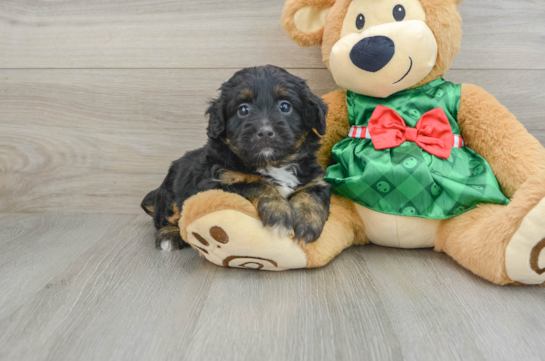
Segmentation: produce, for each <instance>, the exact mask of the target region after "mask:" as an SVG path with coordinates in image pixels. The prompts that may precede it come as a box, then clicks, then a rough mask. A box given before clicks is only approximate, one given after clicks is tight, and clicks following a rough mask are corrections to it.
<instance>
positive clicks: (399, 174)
mask: <svg viewBox="0 0 545 361" xmlns="http://www.w3.org/2000/svg"><path fill="white" fill-rule="evenodd" d="M460 95H461V85H458V84H453V83H450V82H447V81H445V80H443V79H437V80H435V81H433V82H431V83H429V84H427V85H424V86H422V87H419V88H415V89H409V90H404V91H401V92H399V93H396V94H393V95H391V96H389V97H388V98H384V99H383V98H372V97H367V96H363V95H359V94H355V93H352V92H347V95H346V98H347V99H346V101H347V104H348V112H349V117H350V125H358V126H367V125H368V122H369V119H370V118H371V115H372V114H373V112H374V110H375V108H376V107H377V106H378V105H382V106H385V107H388V108H391V109H393V110H395V111H396V112H397V113H398V114H399V115H400V116H401V117H402V118H403V120H404V121H405V123H406V126H407V127H412V128H414V127H415V126H416V124H417V122H418V121H419V119H420V117H421V116H422V115H423V114H424V113H426V112H428V111H430V110H433V109H436V108H443V110H444V112H445V114H446V115H447V117H448V120H449V123H450V126H451V128H452V133H453V134H457V135H461V134H460V128H459V127H458V123H457V118H458V109H459V107H460ZM332 156H333V161H334V165H332V166H330V167H329V168H328V169H327V172H326V176H325V181H326V182H328V183H330V184H331V186H332V191H333V193H335V194H338V195H340V196H342V197H344V198H347V199H350V200H352V201H354V202H356V203H358V204H360V205H362V206H364V207H367V208H369V209H372V210H374V211H377V212H382V213H387V214H393V215H403V216H411V217H420V218H427V219H449V218H452V217H454V216H457V215H460V214H462V213H464V212H467V211H469V210H470V209H473V208H475V207H476V206H477V205H478V204H480V203H496V204H504V205H505V204H508V203H509V200H508V199H507V198H506V197H505V195H504V194H503V193H502V191H501V189H500V186H499V184H498V181H497V179H496V177H495V176H494V173H493V172H492V169H491V168H490V165H489V164H488V163H487V162H486V160H484V158H483V157H481V156H480V155H479V154H477V153H475V152H474V151H473V150H471V149H469V148H467V147H462V148H452V152H451V154H450V157H449V158H448V159H440V158H437V157H436V156H434V155H432V154H430V153H427V152H426V151H424V150H423V149H421V148H420V147H419V146H418V145H417V144H416V143H414V142H410V141H405V142H404V143H402V144H401V145H400V146H398V147H396V148H390V149H384V150H375V148H374V146H373V143H372V140H370V139H359V138H348V137H347V138H346V139H344V140H342V141H341V142H339V143H337V144H336V145H335V147H334V148H333V153H332Z"/></svg>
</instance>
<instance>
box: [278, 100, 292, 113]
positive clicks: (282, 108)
mask: <svg viewBox="0 0 545 361" xmlns="http://www.w3.org/2000/svg"><path fill="white" fill-rule="evenodd" d="M290 110H291V104H290V103H288V102H286V101H283V102H281V103H280V111H281V112H283V113H289V111H290Z"/></svg>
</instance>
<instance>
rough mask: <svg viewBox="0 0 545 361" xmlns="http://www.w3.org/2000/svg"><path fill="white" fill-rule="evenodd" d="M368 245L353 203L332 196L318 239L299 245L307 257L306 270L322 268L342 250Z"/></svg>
mask: <svg viewBox="0 0 545 361" xmlns="http://www.w3.org/2000/svg"><path fill="white" fill-rule="evenodd" d="M366 243H369V240H368V239H367V236H366V234H365V228H364V225H363V222H362V220H361V217H360V216H359V214H358V212H357V211H356V208H355V206H354V203H353V202H352V201H349V200H347V199H344V198H341V197H338V196H335V195H334V196H332V197H331V207H330V214H329V218H328V219H327V222H326V223H325V226H324V230H323V231H322V234H321V236H320V238H318V239H317V240H316V242H313V243H307V244H304V243H303V244H301V248H302V249H303V251H304V252H305V254H306V255H307V260H308V265H307V267H308V268H316V267H322V266H324V265H326V264H327V263H329V261H331V260H332V259H333V258H335V257H336V256H337V255H338V254H339V253H341V252H342V251H343V250H344V249H346V248H348V247H350V246H352V245H354V244H355V245H363V244H366Z"/></svg>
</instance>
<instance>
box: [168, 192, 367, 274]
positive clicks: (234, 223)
mask: <svg viewBox="0 0 545 361" xmlns="http://www.w3.org/2000/svg"><path fill="white" fill-rule="evenodd" d="M335 198H337V197H335ZM351 206H352V205H351V204H350V202H349V201H347V200H344V199H341V198H338V199H332V206H331V211H332V212H331V215H330V219H329V220H328V222H326V226H325V227H324V232H323V233H322V236H321V237H320V238H319V239H318V240H317V241H316V242H314V243H311V244H306V245H305V244H303V243H302V242H300V243H298V242H294V241H293V239H292V238H290V236H289V235H285V234H278V233H277V232H275V231H274V230H272V229H270V228H267V227H264V226H263V224H262V222H261V220H260V219H259V216H258V214H257V210H256V209H255V207H254V205H253V204H252V203H251V202H249V201H248V200H247V199H245V198H243V197H241V196H239V195H236V194H233V193H227V192H223V191H219V190H213V191H207V192H203V193H199V194H197V195H195V196H193V197H191V198H189V199H188V200H187V201H186V202H185V203H184V206H183V209H182V216H181V219H180V222H179V226H180V231H181V235H182V238H183V239H184V240H185V241H186V242H188V243H189V244H190V245H191V246H192V247H193V248H195V249H197V250H198V251H199V252H200V254H201V255H202V256H204V257H205V258H206V259H207V260H209V261H210V262H212V263H214V264H216V265H219V266H225V267H236V268H253V269H260V270H269V271H282V270H286V269H296V268H305V267H319V266H322V265H324V264H326V263H327V262H329V260H331V259H332V258H333V257H335V256H336V255H337V254H339V253H340V252H341V251H342V250H343V249H344V248H346V247H348V246H350V245H351V244H352V243H353V242H354V240H355V239H356V237H355V236H354V235H355V234H356V233H355V231H356V230H357V229H358V228H357V227H358V224H356V225H355V227H352V225H353V223H354V222H355V221H356V219H355V218H354V217H355V215H357V214H354V213H353V206H352V208H351ZM359 222H360V223H361V221H359ZM362 234H363V233H362Z"/></svg>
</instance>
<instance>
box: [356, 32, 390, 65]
mask: <svg viewBox="0 0 545 361" xmlns="http://www.w3.org/2000/svg"><path fill="white" fill-rule="evenodd" d="M394 54H395V44H394V42H393V40H392V39H390V38H388V37H386V36H372V37H369V38H365V39H362V40H360V41H358V42H357V43H356V45H354V47H353V48H352V50H351V51H350V60H352V63H353V64H354V65H355V66H357V67H358V68H360V69H363V70H365V71H368V72H371V73H376V72H377V71H379V70H380V69H382V68H384V67H385V66H386V65H387V64H388V63H389V62H390V60H392V58H393V57H394Z"/></svg>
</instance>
